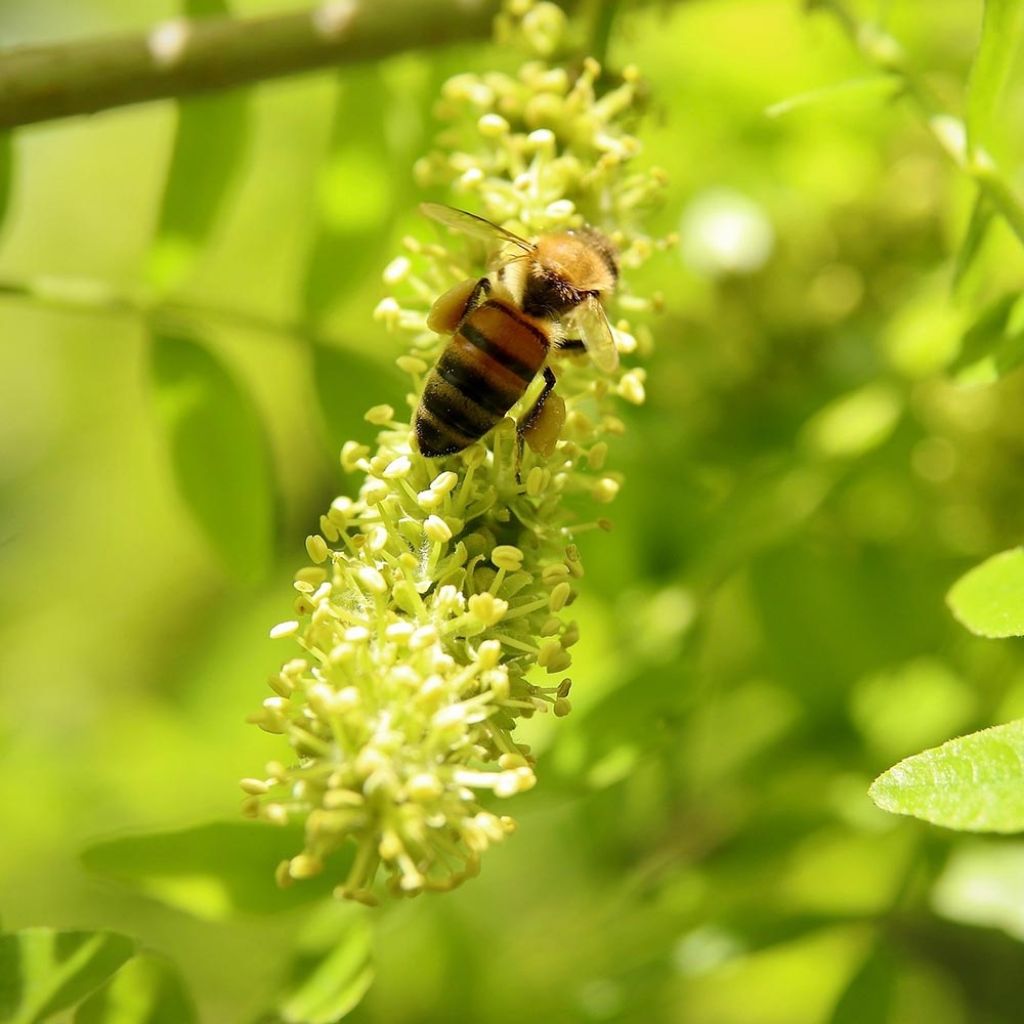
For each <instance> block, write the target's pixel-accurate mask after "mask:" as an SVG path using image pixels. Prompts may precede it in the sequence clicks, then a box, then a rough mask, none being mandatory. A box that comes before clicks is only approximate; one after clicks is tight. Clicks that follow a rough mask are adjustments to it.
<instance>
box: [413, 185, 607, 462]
mask: <svg viewBox="0 0 1024 1024" xmlns="http://www.w3.org/2000/svg"><path fill="white" fill-rule="evenodd" d="M420 209H421V211H422V212H423V213H424V214H426V216H428V217H431V218H433V219H434V220H436V221H440V223H442V224H444V225H446V226H447V227H449V228H452V229H453V230H455V231H460V232H462V233H463V234H467V235H470V236H472V237H474V238H480V239H483V240H485V241H487V242H490V243H492V244H494V245H498V246H506V247H507V246H511V247H512V248H513V251H512V252H511V253H508V252H507V250H506V252H505V253H504V254H503V255H502V256H501V257H500V258H499V260H498V263H497V265H496V266H495V268H494V269H493V270H492V271H491V272H490V273H489V274H488V275H487V276H486V277H481V278H480V279H478V280H472V279H471V280H468V281H464V282H462V283H461V284H458V285H456V286H455V287H454V288H451V289H450V290H449V291H447V292H445V293H444V294H443V295H442V296H441V297H440V298H438V299H437V301H436V302H435V303H434V305H433V308H432V309H431V311H430V314H429V316H428V317H427V325H428V326H429V327H430V329H431V330H432V331H435V332H436V333H438V334H446V335H450V340H449V342H448V344H447V346H446V347H445V349H444V351H443V352H442V353H441V355H440V357H439V358H438V360H437V362H436V363H435V364H434V367H433V369H432V370H431V371H430V374H429V376H428V377H427V382H426V385H425V386H424V388H423V395H422V397H421V398H420V403H419V407H418V409H417V410H416V420H415V429H416V441H417V444H418V446H419V450H420V452H421V453H422V454H423V455H425V456H427V457H428V458H434V457H436V456H440V455H452V454H454V453H456V452H460V451H462V450H463V449H464V448H466V447H468V446H469V445H471V444H472V443H473V442H474V441H476V440H478V439H479V438H481V437H483V436H484V435H485V434H487V433H488V432H489V431H490V430H491V429H492V428H493V427H494V426H495V425H496V424H497V423H498V422H499V421H500V420H501V419H502V418H503V417H504V416H505V414H506V413H507V412H508V411H509V409H511V408H512V406H514V405H515V404H516V402H518V401H519V400H520V399H521V398H522V397H523V395H524V394H526V390H527V388H528V387H529V386H530V383H531V382H532V381H533V379H534V378H535V377H536V375H537V373H538V372H539V371H540V370H541V369H542V368H543V371H544V387H543V390H542V391H541V392H540V394H539V396H538V397H537V400H536V402H534V404H533V406H532V407H531V408H530V410H529V411H528V412H527V413H526V414H525V415H524V416H523V418H522V419H521V420H520V422H519V425H518V435H519V439H520V446H521V444H522V442H523V440H525V441H526V442H527V443H529V444H530V445H531V447H532V448H534V449H535V450H537V451H541V452H543V453H544V454H550V452H551V450H553V449H554V445H555V442H556V441H557V434H558V430H559V429H560V427H561V423H562V420H564V417H565V406H564V403H563V402H562V401H561V399H560V398H559V397H558V396H554V400H552V401H549V398H551V394H552V389H553V388H554V386H555V384H556V379H555V375H554V373H553V372H552V370H551V368H550V367H549V366H547V365H546V363H547V359H548V355H549V353H550V351H551V350H552V349H556V350H559V349H560V350H569V351H572V350H579V349H583V348H585V349H586V350H587V351H588V352H589V354H590V357H591V359H593V361H594V363H595V365H596V366H597V367H598V368H599V369H601V370H603V371H605V372H609V373H610V372H611V371H613V370H614V369H615V368H616V367H617V366H618V362H619V355H618V351H617V349H616V347H615V339H614V337H613V335H612V331H611V328H610V327H609V325H608V318H607V316H606V315H605V311H604V307H603V306H602V304H601V299H602V297H603V296H605V295H607V294H608V293H609V292H611V291H612V289H613V288H614V287H615V283H616V280H617V279H618V275H619V270H618V265H617V262H616V258H615V250H614V248H613V247H612V244H611V242H610V241H609V240H608V239H607V238H605V236H604V235H602V234H601V233H600V232H599V231H596V230H594V229H593V228H583V229H580V230H572V231H559V232H556V233H554V234H549V235H541V236H540V237H539V238H538V239H537V241H536V242H528V241H527V240H526V239H525V238H520V237H519V236H518V235H515V234H513V233H512V232H511V231H506V230H505V229H504V228H502V227H500V226H499V225H497V224H494V223H492V222H491V221H489V220H485V219H484V218H483V217H477V216H476V215H475V214H472V213H467V212H466V211H465V210H456V209H455V208H454V207H451V206H442V205H440V204H438V203H423V204H421V206H420ZM553 420H554V421H555V422H554V424H552V421H553Z"/></svg>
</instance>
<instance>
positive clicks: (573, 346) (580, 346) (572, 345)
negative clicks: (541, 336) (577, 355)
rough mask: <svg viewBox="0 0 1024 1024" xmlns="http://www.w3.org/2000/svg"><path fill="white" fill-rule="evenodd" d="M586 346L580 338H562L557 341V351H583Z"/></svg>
mask: <svg viewBox="0 0 1024 1024" xmlns="http://www.w3.org/2000/svg"><path fill="white" fill-rule="evenodd" d="M586 347H587V346H586V345H585V344H584V343H583V339H582V338H563V339H562V340H561V341H560V342H559V343H558V350H559V352H583V351H584V350H585V349H586Z"/></svg>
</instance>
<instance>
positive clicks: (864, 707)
mask: <svg viewBox="0 0 1024 1024" xmlns="http://www.w3.org/2000/svg"><path fill="white" fill-rule="evenodd" d="M976 704H977V698H976V694H975V691H974V689H972V688H971V687H970V686H969V685H967V684H966V683H965V682H964V681H963V680H962V679H961V678H960V677H959V676H957V675H956V674H955V673H954V672H953V671H952V670H951V669H950V667H949V666H948V665H947V664H946V663H945V662H943V661H940V660H939V659H937V658H931V657H922V658H915V659H914V660H913V661H910V662H907V663H905V664H902V665H897V666H893V667H892V668H887V669H885V670H883V671H881V672H872V673H871V674H870V675H868V676H865V677H864V678H863V679H860V680H859V681H858V682H857V683H856V684H855V686H854V687H853V690H852V691H851V693H850V716H851V718H852V719H853V721H854V722H855V723H856V725H857V727H858V728H859V729H860V731H861V733H862V734H863V736H864V737H865V739H867V740H868V742H869V743H870V744H871V746H872V747H873V748H874V749H875V750H877V751H878V752H879V753H880V754H881V755H882V756H883V757H885V758H886V759H889V758H897V757H903V756H905V755H907V754H911V753H913V752H914V751H916V750H920V749H921V748H922V747H926V746H931V745H933V744H936V743H941V742H942V741H943V740H944V739H946V737H947V736H950V735H951V734H953V733H956V732H963V731H964V729H966V728H969V727H970V725H971V724H972V717H973V715H974V711H975V707H976Z"/></svg>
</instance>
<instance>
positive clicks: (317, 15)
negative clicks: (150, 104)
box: [0, 0, 498, 129]
mask: <svg viewBox="0 0 1024 1024" xmlns="http://www.w3.org/2000/svg"><path fill="white" fill-rule="evenodd" d="M497 9H498V2H497V0H476V2H464V3H453V2H452V0H325V2H324V3H321V4H320V5H319V6H318V7H315V8H312V9H308V10H304V11H297V12H289V13H285V14H273V15H264V16H260V17H253V18H233V17H211V18H201V19H186V18H175V19H173V20H170V21H165V22H163V23H161V24H158V25H155V26H154V27H152V28H151V29H149V30H147V31H143V32H137V33H134V34H128V35H116V36H106V37H99V38H95V39H85V40H74V41H68V42H60V43H54V44H51V45H47V46H19V47H14V48H11V49H8V50H5V51H0V129H3V128H13V127H16V126H18V125H25V124H32V123H35V122H39V121H49V120H53V119H55V118H60V117H69V116H72V115H75V114H91V113H94V112H96V111H98V110H105V109H108V108H110V107H119V106H124V105H126V104H130V103H142V102H145V101H147V100H155V99H165V98H168V97H174V96H189V95H193V94H195V93H201V92H207V91H210V90H214V89H223V88H229V87H231V86H239V85H247V84H250V83H252V82H257V81H262V80H263V79H268V78H276V77H280V76H282V75H290V74H294V73H296V72H300V71H308V70H311V69H314V68H322V67H328V66H331V65H338V64H348V63H355V62H360V61H370V60H376V59H379V58H381V57H385V56H387V55H389V54H393V53H397V52H399V51H402V50H407V49H413V48H419V47H430V46H437V45H440V44H445V43H453V42H459V41H464V40H468V39H476V38H483V37H485V36H487V35H488V33H489V32H490V28H491V20H492V18H493V17H494V14H495V12H496V11H497Z"/></svg>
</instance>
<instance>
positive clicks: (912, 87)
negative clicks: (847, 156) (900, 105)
mask: <svg viewBox="0 0 1024 1024" xmlns="http://www.w3.org/2000/svg"><path fill="white" fill-rule="evenodd" d="M807 9H808V10H809V11H815V10H820V11H827V12H828V13H829V14H832V15H833V16H834V17H835V18H836V19H837V20H838V21H839V23H840V24H841V25H842V27H843V29H844V30H845V31H846V34H847V35H848V36H849V37H850V39H851V40H852V41H853V42H854V44H855V45H856V47H857V49H858V50H859V51H860V52H861V54H862V55H863V56H864V57H866V58H867V59H868V60H869V61H870V62H871V63H872V64H874V65H875V67H877V68H878V69H879V70H881V71H883V72H885V73H886V74H888V75H891V76H892V77H893V78H894V79H895V80H896V81H897V83H898V85H899V87H900V91H901V93H902V94H903V95H904V96H905V97H906V98H907V99H908V100H909V101H910V102H911V103H912V104H913V105H914V106H915V107H917V109H918V111H919V112H920V114H921V115H922V116H923V117H924V120H925V124H926V126H927V128H928V130H929V132H931V134H932V136H933V137H934V138H935V140H936V141H937V142H938V143H939V145H940V146H941V147H942V150H943V152H945V153H946V155H947V156H948V157H949V158H950V159H951V160H952V161H953V163H954V164H956V166H957V167H958V168H959V169H960V170H961V171H962V172H963V173H964V174H966V175H967V176H968V177H969V178H971V179H972V180H973V181H974V182H975V184H976V185H977V186H978V188H979V190H980V191H981V193H982V194H983V195H984V196H985V197H986V198H987V199H988V201H989V202H990V203H991V204H992V206H993V207H994V208H995V209H996V210H997V211H998V212H999V213H1000V214H1001V215H1002V217H1003V219H1004V220H1005V221H1006V223H1007V225H1008V226H1009V227H1010V229H1011V230H1012V231H1013V233H1014V234H1015V235H1016V236H1017V238H1018V239H1019V241H1020V242H1021V244H1024V199H1022V198H1021V196H1020V195H1019V194H1018V193H1017V191H1016V189H1015V188H1014V187H1013V185H1012V184H1011V182H1010V180H1009V178H1008V177H1007V176H1006V174H1005V173H1004V172H1003V171H1002V170H1001V169H1000V168H999V166H998V165H997V164H996V162H995V160H994V159H993V158H992V157H991V156H990V155H989V154H988V153H987V152H985V151H984V150H982V149H971V150H968V147H967V134H966V131H965V128H964V124H963V122H962V121H961V120H960V119H959V118H956V117H954V116H953V115H952V114H950V113H948V112H947V111H945V110H944V109H943V107H942V104H941V103H940V102H939V100H938V99H937V97H936V96H935V95H934V94H933V93H932V91H931V89H929V88H928V86H927V84H926V83H925V82H924V81H923V79H922V78H921V77H920V76H919V75H918V74H917V73H916V72H915V71H913V69H911V68H910V67H909V65H908V64H907V60H906V54H905V52H904V50H903V47H902V46H901V45H900V43H899V41H898V40H896V39H895V38H893V36H891V35H889V34H888V33H887V32H885V31H884V30H883V29H882V28H881V27H879V26H877V25H874V24H871V23H869V22H863V21H859V20H858V19H857V18H855V17H854V15H853V14H852V13H851V12H850V11H849V10H848V9H847V8H846V7H845V5H844V4H843V3H842V2H841V0H807Z"/></svg>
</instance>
